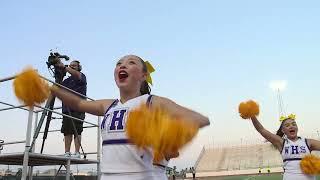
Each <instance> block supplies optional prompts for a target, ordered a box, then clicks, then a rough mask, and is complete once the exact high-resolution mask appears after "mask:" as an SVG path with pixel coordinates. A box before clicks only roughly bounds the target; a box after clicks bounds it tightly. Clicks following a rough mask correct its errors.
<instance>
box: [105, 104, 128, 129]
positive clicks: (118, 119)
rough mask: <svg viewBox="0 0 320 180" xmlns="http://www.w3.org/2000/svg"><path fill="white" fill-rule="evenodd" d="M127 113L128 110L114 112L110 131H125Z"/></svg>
mask: <svg viewBox="0 0 320 180" xmlns="http://www.w3.org/2000/svg"><path fill="white" fill-rule="evenodd" d="M126 112H127V110H126V109H123V110H117V111H113V116H112V119H111V122H110V125H109V131H121V130H123V129H124V117H125V113H126Z"/></svg>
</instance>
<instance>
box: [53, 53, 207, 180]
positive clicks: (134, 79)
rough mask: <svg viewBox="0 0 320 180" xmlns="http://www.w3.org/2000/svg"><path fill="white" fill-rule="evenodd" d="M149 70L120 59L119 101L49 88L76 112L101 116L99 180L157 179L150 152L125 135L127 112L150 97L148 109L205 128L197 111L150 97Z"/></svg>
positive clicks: (139, 61) (129, 58)
mask: <svg viewBox="0 0 320 180" xmlns="http://www.w3.org/2000/svg"><path fill="white" fill-rule="evenodd" d="M150 67H151V68H150ZM153 71H154V69H153V68H152V66H151V65H150V64H149V63H148V62H145V61H143V60H142V59H141V58H140V57H138V56H135V55H128V56H124V57H123V58H121V59H120V60H119V61H118V62H117V65H116V68H115V70H114V78H115V82H116V84H117V86H118V88H119V91H120V99H119V100H117V99H103V100H96V101H86V100H85V99H81V98H79V97H78V96H76V95H73V94H72V93H69V92H67V91H65V90H62V89H60V88H58V87H54V88H52V92H53V94H54V95H56V96H57V97H58V98H60V99H61V100H62V101H63V102H64V103H65V104H66V105H68V106H69V107H72V108H73V109H75V110H77V111H80V112H81V111H82V112H88V113H91V114H93V115H97V116H104V119H103V121H102V123H101V130H102V132H101V134H102V140H103V146H102V153H103V154H102V159H101V172H102V175H101V179H102V180H106V179H114V180H124V179H131V180H152V179H158V178H157V177H156V176H155V174H154V172H155V169H154V167H153V152H152V150H151V149H138V148H137V147H136V146H135V145H133V144H131V143H130V142H129V141H128V139H127V136H126V133H125V128H126V127H125V126H126V120H127V117H128V113H129V112H130V111H131V110H132V109H134V108H136V107H138V106H139V105H141V104H143V103H148V102H149V101H151V97H152V104H151V105H150V106H154V107H159V106H160V107H161V108H164V109H165V110H166V111H167V112H168V113H169V114H170V115H172V116H174V117H181V118H182V119H185V120H186V121H192V122H196V123H197V124H198V126H199V127H200V128H201V127H204V126H207V125H209V119H208V118H207V117H205V116H203V115H201V114H199V113H197V112H194V111H192V110H190V109H187V108H185V107H182V106H180V105H177V104H176V103H174V102H173V101H171V100H169V99H167V98H163V97H159V96H150V87H149V84H148V83H150V84H151V83H152V81H151V77H150V73H151V72H153ZM137 128H139V127H137ZM141 131H144V130H143V129H141Z"/></svg>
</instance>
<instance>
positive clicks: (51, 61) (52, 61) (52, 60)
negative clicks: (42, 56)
mask: <svg viewBox="0 0 320 180" xmlns="http://www.w3.org/2000/svg"><path fill="white" fill-rule="evenodd" d="M61 58H63V59H65V60H66V61H68V60H69V59H70V58H69V57H68V56H67V55H61V54H59V53H58V52H54V53H53V52H51V53H50V56H49V57H48V62H47V65H48V67H50V66H54V65H56V64H57V63H58V62H59V61H60V59H61Z"/></svg>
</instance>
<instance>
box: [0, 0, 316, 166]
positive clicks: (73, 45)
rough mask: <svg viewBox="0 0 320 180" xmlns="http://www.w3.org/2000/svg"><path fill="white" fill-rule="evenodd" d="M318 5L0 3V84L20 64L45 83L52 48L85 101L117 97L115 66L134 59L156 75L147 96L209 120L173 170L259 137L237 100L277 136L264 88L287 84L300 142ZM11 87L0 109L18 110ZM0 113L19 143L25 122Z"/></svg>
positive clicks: (2, 88) (0, 96)
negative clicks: (78, 75)
mask: <svg viewBox="0 0 320 180" xmlns="http://www.w3.org/2000/svg"><path fill="white" fill-rule="evenodd" d="M319 5H320V3H319V2H318V1H289V0H288V1H253V0H251V1H249V0H248V1H236V0H234V1H231V0H230V1H229V0H228V1H209V0H208V1H174V2H173V1H161V2H160V1H128V0H127V1H124V0H122V1H121V0H120V1H113V2H111V1H90V2H89V1H81V2H80V1H55V2H54V3H49V2H47V1H19V2H18V1H10V2H9V1H3V2H1V3H0V22H1V26H0V27H1V29H0V32H1V33H0V54H1V66H0V78H3V77H7V76H10V75H13V74H14V73H17V72H19V71H20V70H21V69H22V68H23V67H25V66H26V65H32V66H33V67H35V68H37V69H38V70H39V72H40V73H41V74H43V75H45V76H47V77H49V76H50V75H49V73H48V71H47V69H46V64H45V61H46V59H47V56H48V53H49V50H50V49H55V48H57V49H58V50H59V51H60V52H61V53H63V54H67V55H69V56H70V57H71V58H73V59H79V60H80V61H81V63H82V65H83V72H84V73H85V74H86V75H87V78H88V94H89V96H90V97H93V98H95V99H99V98H114V97H118V90H117V87H116V85H115V83H114V80H113V69H114V67H115V63H116V61H117V60H118V59H119V58H121V57H122V56H124V55H126V54H136V55H139V56H141V57H142V58H144V59H146V60H149V61H151V62H152V64H153V65H154V66H155V68H156V72H155V73H154V74H153V80H154V86H153V87H152V92H153V93H154V94H156V95H160V96H165V97H168V98H170V99H172V100H174V101H176V102H177V103H179V104H181V105H184V106H187V107H190V108H192V109H195V110H197V111H199V112H201V113H203V114H205V115H207V116H209V117H210V120H211V126H210V127H208V128H206V129H204V130H203V131H202V132H200V134H199V136H198V137H197V139H195V141H194V142H193V143H192V144H191V145H190V146H188V147H187V148H186V149H185V153H182V156H181V158H180V159H178V160H176V161H173V163H172V164H173V165H178V166H179V167H184V166H189V165H192V164H193V163H194V161H195V159H196V158H197V156H196V155H195V154H197V153H198V152H199V151H200V149H201V147H202V145H206V144H210V143H212V142H213V141H215V142H221V143H226V142H231V141H232V142H239V141H240V140H239V139H240V138H244V139H252V138H256V139H259V138H260V136H259V135H258V134H257V133H256V132H255V131H254V129H253V128H252V126H251V125H250V123H249V122H246V121H244V120H241V119H240V118H239V117H238V114H237V105H238V104H239V103H240V102H241V101H243V100H247V99H249V98H250V99H251V98H252V99H255V100H257V101H258V102H259V103H260V105H261V117H260V118H261V121H262V123H263V124H264V125H265V126H266V127H267V128H269V129H270V130H271V131H275V130H276V129H277V126H278V122H277V116H278V112H277V109H278V107H277V99H276V94H275V92H273V91H272V90H271V89H270V88H269V83H270V82H271V81H273V80H284V81H286V82H287V84H288V86H287V88H286V90H285V91H284V92H283V98H284V102H285V106H286V110H287V111H288V112H294V113H296V114H297V118H298V122H299V123H298V124H299V125H300V132H301V134H314V133H315V132H316V131H317V130H318V127H319V125H320V123H319V120H317V119H318V117H319V113H318V112H319V111H318V107H319V105H320V103H319V102H320V98H319V95H318V92H320V86H319V84H320V82H319V75H320V72H319V70H318V69H319V67H320V63H319V60H318V58H319V55H320V51H319V48H320V44H319V40H320V34H319V32H320V25H319V23H318V22H319V18H320V11H319V10H320V9H319V8H320V6H319ZM11 83H12V82H5V83H1V84H0V101H7V102H10V103H13V104H18V102H17V101H16V99H15V97H14V95H13V93H12V92H13V91H12V87H11ZM0 107H3V106H0ZM1 114H2V115H1V117H3V120H2V125H1V129H0V139H5V140H16V139H21V138H23V137H24V135H25V127H26V119H27V116H26V114H25V113H24V112H20V111H14V112H1ZM8 121H10V123H9V122H8ZM92 122H94V120H92ZM53 126H55V127H56V128H59V127H60V124H59V122H56V123H55V124H53ZM13 129H14V130H13ZM12 131H14V132H15V133H14V134H13V133H11V132H12ZM9 135H10V136H9ZM57 136H59V137H57ZM87 136H88V139H87V140H84V141H88V142H91V141H90V138H95V132H94V131H92V132H88V133H87ZM55 137H56V138H55ZM60 138H61V139H62V136H61V135H60V134H59V133H57V134H56V136H54V135H53V137H51V141H52V144H49V145H48V146H49V147H52V148H49V149H50V151H48V152H51V151H52V153H61V152H63V145H62V140H61V139H60ZM49 139H50V136H49ZM260 139H261V138H260ZM49 141H50V140H49ZM59 143H61V147H58V146H57V144H59ZM90 147H91V146H90ZM89 149H90V148H89ZM9 150H10V149H9V147H8V151H9ZM90 150H91V149H90ZM93 150H94V148H93Z"/></svg>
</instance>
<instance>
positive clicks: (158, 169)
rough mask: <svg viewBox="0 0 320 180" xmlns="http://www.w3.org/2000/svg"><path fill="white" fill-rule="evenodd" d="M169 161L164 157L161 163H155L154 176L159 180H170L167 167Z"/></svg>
mask: <svg viewBox="0 0 320 180" xmlns="http://www.w3.org/2000/svg"><path fill="white" fill-rule="evenodd" d="M168 164H169V161H167V160H165V159H163V160H162V161H160V162H159V163H153V166H154V178H155V179H159V180H168V177H167V173H166V167H167V166H168Z"/></svg>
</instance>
